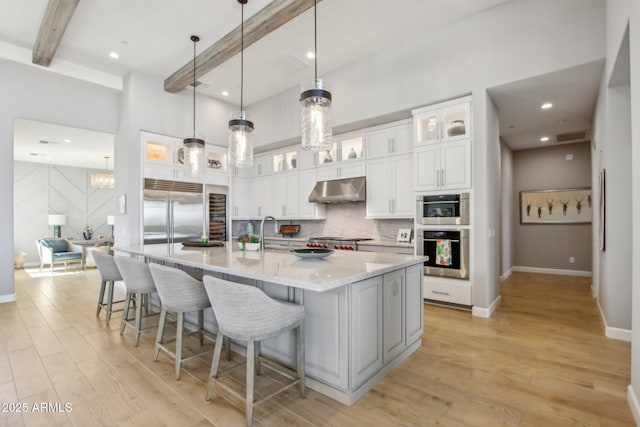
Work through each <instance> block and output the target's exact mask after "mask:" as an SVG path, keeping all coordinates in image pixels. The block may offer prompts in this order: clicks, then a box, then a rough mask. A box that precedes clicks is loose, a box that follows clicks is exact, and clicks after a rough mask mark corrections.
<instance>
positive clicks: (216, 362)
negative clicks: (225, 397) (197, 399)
mask: <svg viewBox="0 0 640 427" xmlns="http://www.w3.org/2000/svg"><path fill="white" fill-rule="evenodd" d="M226 339H227V338H226V337H225V336H224V335H222V332H218V336H217V337H216V347H215V349H214V350H213V361H212V363H211V373H209V383H208V384H207V397H206V400H211V392H212V391H213V386H214V385H215V384H216V381H215V378H218V368H219V366H220V355H221V354H222V343H224V341H225V340H226Z"/></svg>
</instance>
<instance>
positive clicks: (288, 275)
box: [114, 244, 425, 405]
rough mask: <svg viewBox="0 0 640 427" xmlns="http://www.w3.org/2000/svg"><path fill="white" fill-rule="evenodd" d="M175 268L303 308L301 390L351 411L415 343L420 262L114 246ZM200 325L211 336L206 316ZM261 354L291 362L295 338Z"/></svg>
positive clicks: (266, 345) (340, 254) (395, 257)
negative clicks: (304, 383) (256, 289)
mask: <svg viewBox="0 0 640 427" xmlns="http://www.w3.org/2000/svg"><path fill="white" fill-rule="evenodd" d="M114 249H115V251H116V255H125V254H131V255H136V256H140V257H145V259H147V260H148V261H150V262H160V263H163V264H166V265H174V266H177V267H179V268H183V269H185V270H186V271H188V272H189V273H190V274H192V275H194V276H195V277H198V278H200V277H201V276H202V275H214V276H217V277H222V278H224V279H227V280H230V281H235V282H239V283H244V284H250V285H253V286H258V287H260V288H261V289H262V290H264V291H265V292H266V293H267V294H269V295H270V296H272V297H274V298H278V299H281V300H286V301H290V302H295V303H298V304H303V305H304V307H305V314H306V320H305V349H306V373H307V379H308V381H307V384H308V386H309V387H310V388H312V389H314V390H316V391H318V392H320V393H323V394H325V395H327V396H329V397H331V398H333V399H335V400H338V401H339V402H342V403H344V404H346V405H352V404H353V403H354V402H356V401H357V400H358V399H359V398H360V397H362V396H363V395H364V394H365V393H366V392H367V391H369V390H370V389H371V388H373V387H374V386H375V385H376V384H377V383H378V382H379V381H380V380H381V379H382V378H384V377H385V376H386V375H387V374H388V373H389V372H390V371H391V370H393V369H394V368H395V367H396V366H398V365H399V364H400V363H402V361H404V360H405V359H406V358H407V357H408V356H409V355H410V354H411V353H413V352H414V351H416V350H417V349H418V348H419V347H420V346H421V345H422V339H421V336H422V332H423V299H422V298H423V297H422V272H423V262H424V260H425V258H424V257H415V256H413V255H400V254H386V253H371V252H351V251H336V252H335V253H334V254H332V255H331V256H329V257H327V258H323V259H300V258H298V257H296V256H295V255H293V254H291V253H289V252H283V251H270V250H266V251H264V252H249V251H240V250H237V249H235V248H232V247H227V248H183V247H182V245H181V244H175V245H166V244H157V245H145V246H133V247H118V246H116V247H115V248H114ZM205 327H206V328H208V329H210V330H212V332H215V331H217V324H216V322H215V318H214V317H213V315H212V313H209V316H206V317H205ZM262 352H263V354H265V355H266V356H268V357H271V358H273V359H276V360H278V361H280V362H282V363H284V364H286V365H289V366H294V365H295V363H294V361H295V336H294V334H293V333H289V334H285V335H283V336H281V337H277V338H274V339H271V340H268V341H264V342H263V344H262Z"/></svg>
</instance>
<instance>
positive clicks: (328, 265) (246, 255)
mask: <svg viewBox="0 0 640 427" xmlns="http://www.w3.org/2000/svg"><path fill="white" fill-rule="evenodd" d="M114 251H115V252H125V253H129V254H135V255H139V256H145V257H148V258H153V259H158V260H164V261H170V262H175V263H176V264H181V265H185V266H190V267H195V268H201V269H203V270H206V271H213V272H219V273H227V274H231V275H234V276H239V277H245V278H249V279H255V280H264V281H268V282H272V283H277V284H280V285H285V286H291V287H295V288H299V289H305V290H310V291H315V292H324V291H328V290H331V289H335V288H338V287H341V286H344V285H347V284H349V283H353V282H356V281H360V280H364V279H368V278H370V277H374V276H379V275H381V274H384V273H387V272H391V271H394V270H397V269H399V268H404V267H409V266H412V265H415V264H420V263H423V262H424V261H426V260H427V258H426V257H422V256H413V255H401V254H387V253H376V252H352V251H336V252H334V253H333V254H331V255H330V256H328V257H326V258H320V259H302V258H299V257H297V256H296V255H294V254H292V253H290V252H283V251H272V250H265V251H240V250H237V249H235V248H234V247H233V246H232V245H227V246H226V247H224V248H221V247H212V248H193V247H183V246H182V244H179V243H176V244H173V245H171V244H169V245H167V244H153V245H139V246H128V247H127V246H116V247H114Z"/></svg>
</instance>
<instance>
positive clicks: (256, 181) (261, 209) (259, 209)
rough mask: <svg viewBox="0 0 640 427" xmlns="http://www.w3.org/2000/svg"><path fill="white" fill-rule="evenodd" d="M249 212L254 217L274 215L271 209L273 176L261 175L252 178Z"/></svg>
mask: <svg viewBox="0 0 640 427" xmlns="http://www.w3.org/2000/svg"><path fill="white" fill-rule="evenodd" d="M249 212H250V216H251V217H252V218H262V217H264V216H265V215H273V213H274V212H273V211H272V210H271V176H261V177H257V178H253V179H252V180H251V199H250V200H249Z"/></svg>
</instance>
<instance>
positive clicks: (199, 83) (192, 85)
mask: <svg viewBox="0 0 640 427" xmlns="http://www.w3.org/2000/svg"><path fill="white" fill-rule="evenodd" d="M201 84H202V82H201V81H200V80H196V84H195V85H194V84H193V83H189V86H191V87H198V86H200V85H201ZM202 87H206V86H202Z"/></svg>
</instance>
